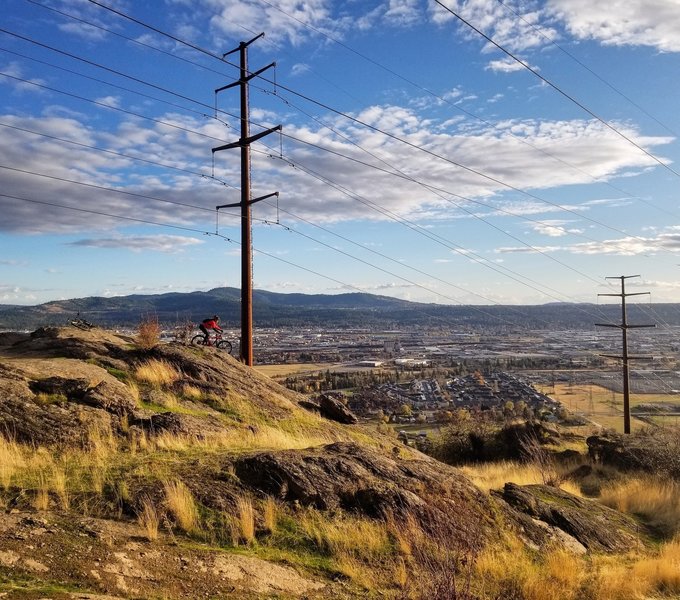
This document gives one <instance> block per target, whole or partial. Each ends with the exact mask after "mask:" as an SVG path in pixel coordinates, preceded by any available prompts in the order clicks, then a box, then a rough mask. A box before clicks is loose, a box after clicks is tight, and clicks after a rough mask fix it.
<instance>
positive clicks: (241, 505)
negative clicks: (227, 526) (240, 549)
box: [236, 496, 255, 544]
mask: <svg viewBox="0 0 680 600" xmlns="http://www.w3.org/2000/svg"><path fill="white" fill-rule="evenodd" d="M236 511H237V512H238V524H239V534H240V538H241V539H242V540H243V541H244V542H245V543H246V544H250V543H251V542H252V541H254V540H255V510H254V508H253V501H252V500H251V499H250V498H249V497H247V496H240V497H239V498H237V499H236Z"/></svg>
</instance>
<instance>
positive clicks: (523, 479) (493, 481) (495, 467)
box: [460, 461, 581, 496]
mask: <svg viewBox="0 0 680 600" xmlns="http://www.w3.org/2000/svg"><path fill="white" fill-rule="evenodd" d="M460 469H461V471H463V473H465V475H466V476H467V477H468V478H469V479H470V480H471V481H472V483H474V484H475V485H476V486H477V487H478V488H479V489H481V490H483V491H485V492H488V491H490V490H497V489H500V488H502V487H503V486H504V485H505V484H506V483H508V482H512V483H516V484H517V485H530V484H534V483H543V480H544V476H545V473H544V472H543V470H542V469H541V468H540V467H539V466H537V465H535V464H533V463H523V462H517V461H500V462H493V463H481V464H476V465H465V466H463V467H460ZM557 475H558V477H557V478H558V480H559V479H560V477H559V472H558V473H557ZM559 487H560V488H561V489H563V490H564V491H566V492H569V493H570V494H574V495H576V496H580V495H581V490H580V488H579V487H578V485H577V484H575V483H574V482H572V481H569V480H563V481H561V482H560V485H559Z"/></svg>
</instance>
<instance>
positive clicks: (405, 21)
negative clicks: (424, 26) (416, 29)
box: [385, 0, 422, 26]
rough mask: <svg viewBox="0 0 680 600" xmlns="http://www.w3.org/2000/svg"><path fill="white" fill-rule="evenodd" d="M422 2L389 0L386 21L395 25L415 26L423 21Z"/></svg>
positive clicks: (416, 0)
mask: <svg viewBox="0 0 680 600" xmlns="http://www.w3.org/2000/svg"><path fill="white" fill-rule="evenodd" d="M419 5H420V0H389V2H388V7H387V10H386V12H385V20H386V21H388V22H390V23H391V24H393V25H401V26H409V25H414V24H415V23H417V22H419V21H420V20H421V19H422V14H421V12H420V6H419Z"/></svg>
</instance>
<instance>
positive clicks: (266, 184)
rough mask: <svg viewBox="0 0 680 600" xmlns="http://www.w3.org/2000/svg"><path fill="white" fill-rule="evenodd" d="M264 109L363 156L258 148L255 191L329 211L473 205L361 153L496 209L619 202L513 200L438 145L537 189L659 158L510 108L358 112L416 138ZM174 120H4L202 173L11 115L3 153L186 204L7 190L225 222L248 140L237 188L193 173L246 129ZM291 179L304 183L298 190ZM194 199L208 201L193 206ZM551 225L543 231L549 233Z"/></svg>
mask: <svg viewBox="0 0 680 600" xmlns="http://www.w3.org/2000/svg"><path fill="white" fill-rule="evenodd" d="M261 116H262V117H266V118H267V119H268V120H272V121H278V122H283V123H284V130H285V131H286V133H287V134H288V135H290V136H291V138H299V139H301V140H304V141H306V142H309V143H310V144H314V145H320V146H322V147H324V148H328V149H330V150H332V151H333V152H337V153H339V154H343V155H347V156H350V157H353V158H355V159H356V161H361V162H350V161H348V160H345V159H343V158H341V157H339V156H338V155H337V154H329V153H325V152H321V151H318V150H316V149H315V148H314V147H312V146H310V145H307V144H301V143H299V142H295V141H294V140H293V139H291V138H287V139H285V140H284V145H283V151H284V154H285V156H286V157H287V159H288V160H290V161H292V162H293V164H295V165H296V167H298V168H295V169H291V168H290V164H289V163H287V162H282V161H281V160H279V159H278V158H277V156H278V140H275V139H273V140H271V141H270V140H267V139H265V140H263V142H264V143H267V144H268V145H270V146H273V147H275V151H272V150H268V149H264V147H263V146H262V143H258V144H256V145H255V146H254V147H253V154H252V167H253V171H254V172H255V173H256V174H257V191H256V192H255V194H256V195H260V193H261V194H266V193H269V192H273V191H276V190H280V191H281V193H282V197H281V202H282V204H281V206H282V207H283V206H285V208H286V210H290V211H291V212H293V213H295V214H298V215H300V216H302V217H304V218H311V219H314V220H315V221H316V222H336V221H352V220H356V219H370V220H385V219H387V218H390V215H399V216H400V217H407V218H413V219H417V220H419V221H421V222H422V221H423V220H424V219H451V218H457V217H458V216H459V214H458V213H455V212H452V207H451V204H450V203H449V202H448V201H447V200H445V199H443V198H442V197H441V196H440V195H436V194H434V193H432V192H430V191H428V190H427V188H426V187H423V186H421V185H419V184H418V183H414V182H411V181H409V180H408V179H405V178H404V177H396V176H394V175H390V174H389V173H385V172H380V171H376V170H375V169H372V168H370V167H368V166H365V165H362V164H361V163H369V164H374V165H376V166H377V167H379V168H380V169H383V170H386V171H388V172H396V171H400V172H401V173H403V174H405V177H408V178H413V179H415V180H417V181H421V182H423V183H425V184H433V183H435V182H436V186H437V187H438V188H441V189H443V190H450V191H451V192H455V194H457V195H459V196H461V197H463V198H470V199H473V200H474V199H480V200H485V201H487V202H488V201H491V200H492V204H491V206H493V205H495V206H497V207H498V210H493V208H489V210H488V211H485V212H484V213H479V214H487V215H494V216H498V215H503V214H507V212H511V213H513V214H516V215H522V214H525V215H529V214H541V213H559V212H561V210H562V207H564V208H566V209H568V210H570V211H572V212H573V211H580V210H588V209H590V208H591V206H595V205H596V204H595V203H596V202H600V203H602V202H604V201H605V200H602V199H596V200H593V201H592V202H591V203H590V205H588V203H587V202H585V203H583V204H582V205H581V206H578V205H568V204H563V205H552V204H549V203H542V202H540V201H539V200H537V199H535V198H529V197H526V198H522V197H521V196H519V193H518V192H516V191H515V192H513V197H512V198H506V197H505V196H504V195H501V194H504V193H505V192H508V188H507V187H506V186H504V185H502V184H500V183H498V182H494V181H492V180H489V179H485V178H483V177H481V176H480V175H478V174H475V173H473V172H471V171H469V170H465V169H462V168H460V167H457V166H456V165H454V164H452V163H451V162H447V161H446V160H442V159H439V158H436V157H435V156H433V154H436V155H439V156H442V157H447V158H448V159H450V160H452V161H454V162H460V163H462V164H464V165H466V166H467V167H469V168H470V169H474V170H476V171H479V172H480V173H485V174H488V175H489V176H490V177H492V178H494V179H496V180H498V181H502V182H505V183H506V184H507V185H508V186H512V187H513V188H517V189H523V190H528V191H532V192H533V193H535V194H537V195H541V194H542V192H540V190H547V189H550V188H554V187H559V186H563V185H576V184H584V183H591V182H592V178H599V179H601V180H610V179H612V178H614V177H616V176H617V175H619V174H620V173H622V172H625V171H627V170H630V169H640V168H645V167H647V166H649V165H650V164H652V161H651V159H650V158H649V157H647V156H645V155H644V154H642V153H641V152H639V151H638V150H637V149H636V148H635V147H633V146H631V145H629V144H627V143H625V142H624V141H622V140H621V139H620V138H619V137H618V136H615V135H614V134H613V133H612V132H611V131H610V130H608V129H607V128H605V127H604V126H602V125H601V124H600V123H597V122H592V121H584V120H574V121H534V120H522V121H517V120H506V121H502V122H499V123H497V124H495V125H493V124H483V125H476V126H474V127H472V126H470V125H468V124H467V122H461V123H460V124H459V127H458V128H456V123H455V122H454V121H449V122H448V127H447V128H446V129H445V130H444V129H442V128H441V124H440V123H438V122H437V121H435V120H428V119H423V118H422V116H421V115H420V114H419V113H418V112H417V111H415V110H413V109H412V108H407V107H400V106H378V105H374V106H371V107H369V108H366V109H365V110H363V111H362V112H361V113H358V114H357V118H359V119H361V120H363V121H365V122H367V123H369V124H370V125H371V126H373V127H375V128H380V129H382V130H384V131H389V132H390V133H392V134H393V135H397V136H399V137H401V138H403V139H404V140H405V141H406V142H408V144H410V145H408V144H404V143H402V142H401V141H399V140H397V139H393V138H389V137H387V136H385V135H384V134H382V133H380V132H379V131H377V130H371V129H367V128H365V127H361V126H359V125H358V124H356V123H351V122H348V121H347V120H344V119H340V118H339V117H335V116H329V117H327V120H328V122H329V123H333V126H334V127H335V128H336V129H337V130H338V131H339V132H341V133H342V134H343V135H344V136H346V137H347V138H349V139H351V140H352V141H353V142H354V144H352V143H350V142H348V141H347V140H345V139H341V138H338V137H337V136H335V135H334V134H333V133H332V132H331V131H330V130H329V129H328V128H327V127H324V126H320V125H319V126H316V127H315V128H312V127H298V126H296V125H295V124H294V123H286V120H285V115H276V114H275V113H272V112H267V113H264V112H263V113H262V115H261ZM160 118H161V119H162V120H164V121H168V122H171V123H175V124H177V125H179V126H181V127H184V128H186V129H190V130H193V131H196V133H190V132H187V131H184V130H181V129H174V128H171V127H168V126H166V125H162V124H158V123H149V122H146V121H142V120H140V119H136V118H131V117H128V116H124V117H121V119H122V120H121V121H120V122H119V123H118V125H116V126H115V127H114V128H113V129H111V130H109V131H98V130H96V129H94V128H93V127H91V126H89V125H88V122H87V121H83V120H76V119H72V118H64V117H58V116H52V117H42V118H40V117H36V118H20V117H17V116H13V115H4V116H3V115H0V121H1V122H4V123H7V124H9V125H13V126H14V127H20V128H22V129H30V130H34V131H39V132H44V133H46V134H48V135H51V136H57V137H60V138H65V139H69V140H74V141H77V142H79V143H81V144H88V145H92V146H98V147H104V148H110V149H111V150H115V151H116V152H119V153H124V154H128V155H130V156H136V157H140V158H143V159H144V160H147V161H149V160H150V161H157V162H159V163H162V164H166V165H172V166H175V167H177V168H179V169H184V170H186V171H189V172H185V171H182V172H177V171H172V170H169V169H167V168H164V167H155V166H153V165H149V164H148V163H140V162H138V161H135V160H132V159H130V158H126V157H123V156H116V155H112V154H106V153H101V152H96V151H94V150H90V149H87V148H83V147H79V146H72V145H70V144H66V143H64V142H61V141H59V140H54V139H49V138H45V137H41V136H37V135H34V134H31V133H27V132H25V131H20V130H17V129H11V128H7V127H0V144H1V145H2V147H3V148H4V149H5V156H4V157H3V158H4V162H5V164H7V165H10V166H17V167H19V168H21V169H25V170H28V171H35V172H38V173H46V174H49V175H53V176H57V177H63V178H67V179H73V180H77V181H82V182H85V183H95V184H97V185H99V186H108V187H114V188H117V189H120V190H122V191H129V192H133V193H139V194H143V195H145V196H151V197H154V198H161V199H165V200H168V201H171V202H179V203H181V204H179V205H177V204H168V203H163V202H157V201H154V200H151V199H140V198H138V197H130V196H125V195H123V194H116V193H114V192H109V191H106V190H97V191H93V189H92V188H87V187H82V186H74V185H72V184H70V183H66V182H58V181H55V180H50V179H44V178H38V177H35V176H31V175H25V174H21V173H17V172H12V171H6V170H0V184H1V185H2V190H3V193H5V194H9V195H16V196H21V197H24V198H27V199H28V200H37V201H47V202H51V203H58V204H65V205H68V206H71V207H73V208H82V209H86V210H95V211H98V212H100V213H110V214H111V215H124V216H134V217H135V218H139V219H146V220H149V221H152V222H161V223H171V224H174V225H178V224H179V225H188V226H191V227H198V228H201V229H205V230H208V231H209V230H210V228H212V227H214V213H211V211H213V210H214V207H215V206H216V205H218V204H225V203H228V202H235V201H238V199H239V196H238V191H237V189H236V188H238V186H239V181H240V180H239V177H240V168H239V155H238V152H236V151H235V152H229V151H225V152H222V153H219V154H218V155H216V157H215V176H216V177H218V178H219V179H220V180H222V181H225V182H227V183H228V184H230V185H231V186H233V187H232V188H230V187H226V188H225V187H223V186H221V185H219V184H217V183H215V182H214V181H212V180H211V179H209V178H207V177H203V178H201V177H200V176H199V175H193V174H191V173H204V174H205V175H206V176H207V175H210V173H211V169H210V163H209V160H210V149H211V148H212V147H214V146H215V145H218V140H224V142H227V141H232V140H231V138H230V137H229V132H225V130H224V126H223V125H222V124H221V123H219V122H216V121H213V120H206V119H199V118H194V117H187V116H183V115H179V114H175V113H169V114H166V115H161V116H160ZM618 126H619V127H620V128H621V129H622V131H624V132H625V133H626V134H627V135H628V136H629V137H633V138H635V139H636V140H637V141H638V143H640V144H642V145H644V146H645V147H646V148H649V149H650V150H652V149H653V148H655V147H656V146H660V145H662V144H666V143H668V142H669V141H670V139H669V138H663V137H641V136H639V134H638V132H637V131H636V130H634V129H632V128H631V127H630V126H628V125H625V124H619V125H618ZM205 136H213V137H212V138H211V137H205ZM523 141H526V142H527V143H526V144H525V143H522V142H523ZM355 144H356V145H355ZM417 147H423V148H427V150H428V152H429V153H430V154H428V153H426V152H422V151H419V150H418V149H417ZM362 148H363V149H366V150H367V151H369V152H370V153H371V155H372V156H371V155H369V154H367V153H366V152H365V151H364V150H362ZM537 149H538V150H540V149H546V151H548V152H549V153H550V155H552V156H553V157H554V158H551V157H550V156H546V155H543V154H541V153H540V152H538V151H537ZM568 165H573V166H568ZM307 170H311V171H312V172H313V173H318V174H320V176H321V177H322V179H323V178H328V179H327V180H326V179H323V180H320V179H319V178H316V177H315V176H313V175H310V174H308V173H307V172H306V171H307ZM260 190H261V192H260ZM286 190H295V192H294V193H288V194H287V193H286ZM284 198H285V203H284ZM490 199H491V200H490ZM609 201H610V202H611V200H609ZM456 202H459V203H461V204H462V205H463V206H467V208H470V207H472V205H471V204H469V203H466V201H465V200H456ZM187 204H189V205H197V206H198V207H197V208H192V207H191V206H186V205H187ZM270 204H271V203H269V204H268V203H262V204H258V205H257V211H256V213H257V216H258V217H261V218H269V219H273V218H275V210H274V209H273V208H270ZM200 207H204V209H205V210H201V208H200ZM600 207H601V208H603V207H604V205H600ZM0 210H2V214H3V219H2V221H1V222H0V230H2V231H6V232H10V231H13V232H23V233H45V232H74V231H97V230H100V229H108V230H110V229H112V228H116V227H118V226H120V225H121V224H126V225H129V223H125V222H122V221H121V220H119V219H115V218H113V217H108V216H106V215H105V214H99V215H93V214H90V213H81V212H78V211H76V210H71V211H69V210H65V209H63V208H60V207H56V206H49V205H45V204H39V203H31V202H28V201H27V200H25V201H21V200H15V199H9V198H2V197H0ZM475 210H477V208H476V207H475ZM503 211H507V212H506V213H504V212H503ZM228 212H229V211H225V213H224V215H223V214H220V222H221V223H223V224H224V226H233V225H234V222H233V218H231V217H229V215H228ZM478 212H479V211H478ZM556 218H559V216H558V217H556ZM211 221H212V223H211ZM575 226H578V225H575ZM547 231H549V230H546V231H543V233H546V234H547ZM552 233H553V234H554V233H555V231H552Z"/></svg>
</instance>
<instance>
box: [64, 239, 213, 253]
mask: <svg viewBox="0 0 680 600" xmlns="http://www.w3.org/2000/svg"><path fill="white" fill-rule="evenodd" d="M202 243H203V242H202V241H201V240H198V239H196V238H192V237H185V236H178V235H147V236H120V237H115V238H91V239H84V240H77V241H75V242H70V243H69V244H68V245H69V246H86V247H89V248H110V249H114V250H117V249H125V250H131V251H132V252H142V251H147V250H152V251H155V252H166V253H176V252H181V251H182V250H184V249H185V248H187V247H189V246H196V245H199V244H202Z"/></svg>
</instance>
